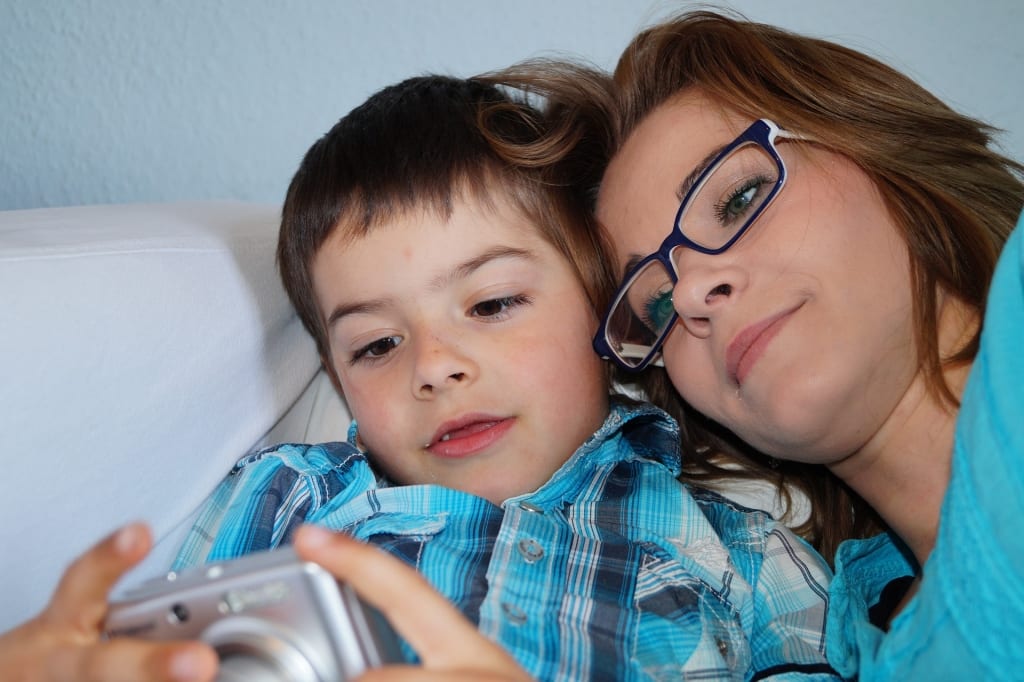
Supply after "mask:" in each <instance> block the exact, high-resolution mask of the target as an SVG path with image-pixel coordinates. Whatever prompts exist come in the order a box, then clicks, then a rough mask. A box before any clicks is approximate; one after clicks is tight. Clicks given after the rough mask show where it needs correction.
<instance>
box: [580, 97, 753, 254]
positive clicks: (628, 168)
mask: <svg viewBox="0 0 1024 682" xmlns="http://www.w3.org/2000/svg"><path fill="white" fill-rule="evenodd" d="M751 122H752V120H751V119H750V118H748V117H746V116H743V115H741V114H739V113H738V112H736V111H734V110H732V109H729V108H728V107H725V106H723V105H721V104H719V103H718V102H716V101H714V100H712V99H710V98H709V97H707V96H705V95H704V94H702V93H701V92H700V91H699V90H686V91H683V92H681V93H679V94H678V95H676V96H675V97H673V98H672V99H670V100H668V101H667V102H665V103H664V104H661V105H659V106H658V107H656V108H655V109H654V110H653V111H651V113H650V114H648V115H647V116H646V117H645V118H644V119H643V120H642V121H641V122H640V124H639V125H637V126H636V128H634V129H633V131H632V132H631V133H630V134H629V135H628V136H627V137H626V140H625V142H624V143H623V144H622V146H621V147H620V149H619V150H618V152H617V153H616V154H615V156H614V157H613V159H612V160H611V162H610V163H609V164H608V168H607V170H606V171H605V174H604V177H603V178H602V181H601V187H600V191H599V193H598V201H597V213H598V216H599V217H600V219H601V220H602V222H603V223H605V225H606V227H608V229H609V230H611V231H612V236H613V238H616V239H618V238H619V235H618V234H617V231H618V229H619V228H618V226H619V225H621V224H629V223H630V222H631V221H633V220H635V219H636V214H637V212H638V211H641V210H642V209H648V208H651V202H652V201H654V200H655V199H657V202H656V204H655V205H657V206H662V205H665V204H667V205H671V206H672V208H671V209H670V210H671V211H673V212H674V210H675V207H676V206H678V202H679V198H678V197H677V196H676V189H677V188H678V186H679V183H680V181H681V180H682V179H683V178H684V177H686V175H688V174H689V173H690V171H692V170H693V168H694V167H695V166H696V165H697V164H698V163H699V162H700V161H701V160H702V159H704V158H705V157H706V156H707V155H708V154H709V153H710V152H712V151H714V150H716V149H717V148H719V147H721V146H723V145H725V144H728V143H729V142H731V141H732V140H733V139H735V138H736V136H737V135H739V134H740V133H742V132H743V131H744V130H745V129H746V128H747V127H748V126H749V125H750V123H751ZM666 210H668V209H666ZM671 218H672V216H671V215H670V216H668V218H667V219H666V220H668V221H671ZM665 230H666V232H667V231H668V226H667V225H666V228H665Z"/></svg>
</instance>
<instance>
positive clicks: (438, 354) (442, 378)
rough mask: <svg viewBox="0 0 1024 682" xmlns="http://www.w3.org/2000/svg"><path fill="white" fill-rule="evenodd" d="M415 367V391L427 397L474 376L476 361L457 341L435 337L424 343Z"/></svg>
mask: <svg viewBox="0 0 1024 682" xmlns="http://www.w3.org/2000/svg"><path fill="white" fill-rule="evenodd" d="M423 345H424V346H425V347H423V348H421V349H420V352H419V353H418V354H417V357H416V367H415V368H414V370H413V391H414V393H415V394H416V397H418V398H422V399H426V398H430V397H432V396H434V395H436V394H437V393H439V392H441V391H445V390H448V389H450V388H453V387H455V386H459V385H462V384H465V383H467V382H469V381H470V380H471V379H472V377H473V376H474V373H475V372H474V366H473V363H472V362H470V361H469V359H468V358H467V357H466V355H465V354H464V353H463V352H462V351H461V350H460V349H459V348H457V347H456V346H455V345H453V344H451V343H449V342H445V341H442V340H441V339H438V338H432V339H430V340H429V341H428V342H426V343H424V344H423Z"/></svg>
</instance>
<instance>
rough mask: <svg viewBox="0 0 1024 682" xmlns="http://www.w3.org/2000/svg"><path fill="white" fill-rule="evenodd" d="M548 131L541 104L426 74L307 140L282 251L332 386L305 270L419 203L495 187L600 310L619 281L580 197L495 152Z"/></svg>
mask: <svg viewBox="0 0 1024 682" xmlns="http://www.w3.org/2000/svg"><path fill="white" fill-rule="evenodd" d="M544 129H545V123H544V121H543V120H542V118H541V114H540V113H539V112H538V111H537V110H536V109H534V108H533V107H532V106H530V105H529V104H527V103H526V102H524V101H520V102H513V101H512V100H510V99H509V98H508V97H506V96H505V95H504V94H503V93H502V92H501V91H500V90H498V89H497V88H495V87H494V86H492V85H489V84H487V83H485V82H482V81H480V80H475V79H459V78H451V77H447V76H421V77H416V78H410V79H408V80H405V81H402V82H401V83H398V84H396V85H392V86H390V87H387V88H384V89H383V90H380V91H379V92H377V93H376V94H374V95H372V96H371V97H370V98H369V99H367V100H366V102H364V103H363V104H362V105H360V106H358V107H356V108H355V109H353V110H352V111H351V112H350V113H349V114H348V115H346V116H345V117H344V118H342V119H341V120H340V121H338V123H337V124H336V125H335V126H334V127H333V128H331V130H330V131H329V132H327V134H325V135H324V136H323V137H321V138H320V139H319V140H317V141H316V142H315V143H314V144H313V146H312V147H310V149H309V151H308V152H307V153H306V155H305V157H304V158H303V160H302V163H301V165H300V166H299V169H298V171H297V172H296V173H295V176H294V177H293V178H292V181H291V184H290V186H289V188H288V193H287V196H286V199H285V203H284V209H283V212H282V218H281V231H280V236H279V238H278V246H277V260H278V267H279V269H280V272H281V278H282V280H283V283H284V287H285V290H286V291H287V293H288V297H289V298H290V299H291V301H292V304H293V305H294V306H295V309H296V311H298V314H299V317H300V319H301V320H302V323H303V324H304V325H305V327H306V329H307V330H308V331H309V333H310V334H311V335H312V336H313V338H314V340H315V341H316V345H317V350H318V352H319V353H320V358H321V361H322V363H323V365H324V368H325V369H326V371H327V372H328V374H329V375H330V377H331V378H332V380H333V381H334V384H335V386H336V387H338V381H337V376H336V373H335V371H334V368H333V365H332V362H331V354H330V343H329V339H328V337H327V328H326V321H325V320H324V318H323V315H322V313H321V311H320V307H319V305H318V303H317V300H316V296H315V293H314V290H313V280H312V274H311V269H312V264H313V261H314V259H315V257H316V254H317V252H318V251H319V249H320V248H321V247H322V246H323V244H324V242H325V241H326V239H327V238H328V237H329V236H331V235H333V234H335V233H336V232H338V231H342V234H343V237H344V238H345V239H358V238H359V237H361V236H364V235H366V234H367V233H368V232H369V231H370V230H372V229H374V228H375V227H378V226H380V225H382V224H385V223H387V222H389V221H391V220H394V219H396V218H399V217H402V216H405V215H408V214H409V213H410V212H415V211H426V212H433V213H434V214H436V215H439V216H441V217H442V218H448V217H450V216H451V214H452V207H453V202H454V201H456V200H457V199H459V198H470V197H471V198H475V199H478V200H482V201H484V202H487V201H490V200H492V199H494V198H495V197H496V196H498V194H497V193H499V192H500V193H501V196H504V197H506V198H508V199H509V200H510V201H511V202H512V204H513V205H514V206H515V207H516V208H518V209H519V210H521V211H522V213H523V215H525V216H526V217H527V218H528V219H529V220H530V222H531V223H532V224H533V225H534V226H536V228H537V230H538V232H539V234H540V235H541V236H542V237H543V238H544V239H546V240H547V241H548V242H549V243H551V244H552V245H553V246H554V247H555V248H556V249H557V250H558V251H559V252H560V253H561V254H562V255H563V256H564V257H565V258H566V260H567V261H568V262H569V263H570V264H571V265H572V267H573V268H574V270H575V272H576V274H577V277H578V279H579V281H580V282H581V284H582V285H583V287H584V290H585V291H586V294H587V296H588V298H589V300H590V303H591V305H592V306H593V308H594V311H595V315H597V314H599V312H600V311H601V310H602V309H603V307H604V305H605V302H606V301H607V299H608V297H609V294H610V291H611V289H613V287H614V279H613V277H612V274H611V267H610V265H609V263H610V259H609V258H608V257H607V256H606V250H605V248H604V245H603V244H602V243H600V234H599V231H598V230H596V229H594V228H593V226H592V225H591V224H590V223H589V221H590V218H589V212H588V211H587V210H586V208H585V204H586V199H585V197H583V196H582V195H581V194H579V193H577V192H576V191H575V189H574V187H575V186H574V185H573V184H572V183H568V182H565V181H564V180H563V179H560V178H558V177H557V176H556V174H557V173H558V172H560V171H559V170H558V169H554V168H552V169H545V168H532V167H530V164H528V163H516V162H513V161H511V160H510V159H508V158H506V157H505V156H504V155H503V154H502V153H501V149H502V148H503V146H518V145H523V144H529V143H532V142H534V141H535V140H537V139H538V137H539V135H540V132H541V131H542V130H544ZM553 333H556V330H553ZM339 388H340V387H339Z"/></svg>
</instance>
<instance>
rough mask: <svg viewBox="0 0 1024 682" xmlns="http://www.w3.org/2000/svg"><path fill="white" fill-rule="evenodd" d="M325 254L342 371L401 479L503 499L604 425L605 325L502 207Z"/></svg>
mask: <svg viewBox="0 0 1024 682" xmlns="http://www.w3.org/2000/svg"><path fill="white" fill-rule="evenodd" d="M343 232H344V230H343V229H339V230H338V231H337V232H336V233H335V235H334V236H332V237H331V238H329V239H328V240H327V241H326V242H325V243H324V245H323V247H322V248H321V249H320V251H319V252H318V253H317V256H316V258H315V259H314V262H313V285H314V289H315V293H316V297H317V301H318V302H319V305H320V309H321V312H322V313H323V315H324V318H325V319H326V320H327V325H328V337H329V340H330V348H331V355H332V357H331V359H330V360H331V362H332V364H333V366H334V369H335V371H336V372H337V376H338V379H339V381H340V383H341V388H342V390H343V392H344V394H345V398H346V400H347V402H348V406H349V408H350V410H351V411H352V415H353V417H354V418H355V419H356V420H357V421H358V423H359V434H360V438H361V440H362V442H363V444H364V445H365V446H366V448H367V450H368V451H369V452H370V453H371V456H372V457H373V458H374V461H375V462H376V463H377V465H378V466H379V467H380V468H381V469H382V470H383V471H384V472H385V473H386V474H387V475H388V477H389V478H391V479H392V480H394V481H396V482H398V483H402V484H416V483H436V484H439V485H443V486H447V487H449V488H456V489H459V490H464V491H467V492H470V493H473V494H476V495H479V496H481V497H484V498H486V499H488V500H490V501H492V502H494V503H496V504H500V503H501V502H502V501H503V500H505V499H507V498H509V497H513V496H515V495H520V494H523V493H528V492H531V491H533V490H535V489H536V488H538V487H539V486H540V485H541V484H543V483H544V482H545V481H547V480H548V478H549V477H550V476H551V474H552V473H554V471H555V470H556V469H558V467H559V466H561V465H562V464H563V463H564V462H565V461H566V459H568V458H569V456H570V455H571V454H572V453H573V451H574V450H575V449H576V448H577V447H579V446H580V445H581V444H582V443H583V441H584V440H586V439H587V438H588V437H589V436H590V435H591V434H592V433H593V432H594V431H595V430H596V429H597V428H598V427H599V426H600V425H601V423H602V422H603V420H604V418H605V416H606V414H607V411H608V398H607V385H606V382H605V372H604V368H603V365H602V363H601V361H600V360H599V358H598V357H597V355H596V354H595V353H594V352H593V351H592V350H591V346H590V339H591V337H592V335H593V333H594V331H595V329H596V327H597V320H596V317H595V315H594V313H593V311H592V310H591V307H590V304H589V303H588V301H587V297H586V295H585V293H584V291H583V287H582V286H581V285H580V283H579V281H578V280H577V278H576V276H575V274H574V271H573V269H572V267H571V266H570V265H569V264H568V263H567V262H566V260H565V259H564V258H563V257H562V256H561V254H560V253H559V252H558V251H556V250H555V249H554V247H552V246H551V245H550V244H548V242H546V241H544V240H543V239H542V238H541V237H540V236H539V234H538V232H537V230H536V228H535V227H534V226H533V225H532V224H531V223H530V222H529V221H528V220H526V218H525V217H523V216H522V215H521V214H520V212H519V211H517V210H515V209H514V208H512V207H511V206H510V205H509V204H508V203H506V202H504V201H503V200H501V199H498V200H496V201H494V202H493V206H489V205H485V204H483V203H481V202H480V201H478V200H476V199H457V200H456V201H455V202H454V211H453V214H452V217H451V219H450V220H448V221H444V220H443V219H442V218H440V217H439V216H436V215H434V214H433V213H421V212H411V213H409V214H408V215H405V216H401V217H399V218H397V219H396V220H394V221H392V222H389V223H386V224H384V225H381V226H379V227H375V228H374V229H373V230H372V231H371V232H370V234H369V235H368V236H366V237H362V238H359V239H356V240H354V241H349V242H348V243H346V242H345V240H344V239H341V238H339V237H338V234H339V233H343Z"/></svg>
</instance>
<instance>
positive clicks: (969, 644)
mask: <svg viewBox="0 0 1024 682" xmlns="http://www.w3.org/2000/svg"><path fill="white" fill-rule="evenodd" d="M1022 224H1024V220H1022ZM1022 224H1018V227H1017V229H1016V230H1015V232H1014V233H1013V234H1012V235H1011V236H1010V239H1009V240H1008V241H1007V243H1006V246H1005V247H1004V248H1003V253H1002V256H1001V257H1000V261H999V265H998V267H997V268H996V273H995V276H994V278H993V280H992V285H991V288H990V292H989V299H988V304H987V308H986V313H985V322H984V326H983V330H982V335H981V344H980V347H979V352H978V356H977V357H976V358H975V361H974V364H973V366H972V368H971V374H970V376H969V378H968V380H967V385H966V386H965V389H964V394H963V396H962V400H961V408H960V413H959V415H958V420H957V429H956V435H955V439H954V446H953V464H952V472H951V477H950V483H949V488H948V490H947V492H946V497H945V499H944V500H943V506H942V512H941V516H940V519H939V531H938V535H937V537H936V542H935V548H934V549H933V550H932V553H931V555H930V556H929V557H928V560H927V561H926V562H925V565H924V567H923V571H922V580H921V585H920V588H919V590H918V593H917V595H916V596H915V597H914V598H913V599H912V600H911V601H910V603H909V604H908V606H907V608H906V609H904V611H903V612H902V613H900V614H899V616H897V617H896V618H895V619H894V621H893V624H892V628H891V629H890V631H889V634H888V635H887V636H886V637H885V638H884V640H883V641H882V644H881V647H880V649H879V651H878V652H877V656H876V658H875V659H874V660H869V661H867V662H865V664H864V667H863V668H862V669H863V670H867V671H869V672H870V674H871V675H872V679H893V680H897V679H938V678H942V679H1014V678H1019V677H1020V675H1021V671H1022V670H1024V646H1021V642H1022V641H1024V571H1022V569H1021V565H1022V562H1024V533H1021V531H1020V524H1021V518H1024V397H1022V396H1024V390H1022V388H1021V386H1022V385H1024V353H1021V342H1022V340H1024V232H1022V230H1024V227H1022Z"/></svg>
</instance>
